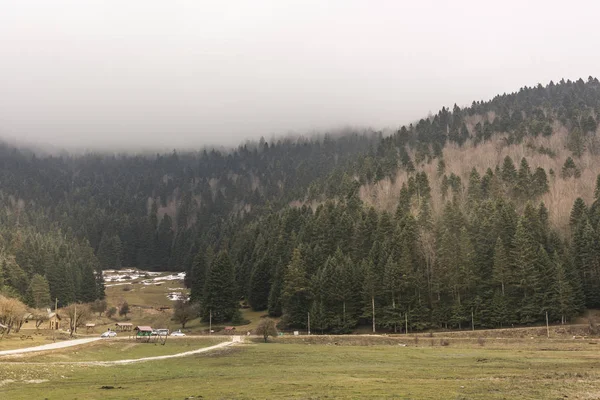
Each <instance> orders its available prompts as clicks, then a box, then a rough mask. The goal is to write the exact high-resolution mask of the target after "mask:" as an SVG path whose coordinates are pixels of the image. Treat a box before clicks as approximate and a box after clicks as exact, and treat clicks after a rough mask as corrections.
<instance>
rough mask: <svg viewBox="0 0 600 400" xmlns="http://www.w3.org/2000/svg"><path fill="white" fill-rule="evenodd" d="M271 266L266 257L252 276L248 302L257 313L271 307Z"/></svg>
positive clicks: (253, 271) (256, 267) (257, 265)
mask: <svg viewBox="0 0 600 400" xmlns="http://www.w3.org/2000/svg"><path fill="white" fill-rule="evenodd" d="M271 269H272V267H271V265H270V264H269V260H268V259H267V258H266V257H265V258H263V259H262V260H260V261H259V262H258V264H256V266H255V267H254V269H253V270H252V275H251V276H250V291H249V293H248V302H249V303H250V306H252V308H253V309H254V310H256V311H262V310H266V309H267V308H268V306H269V293H270V291H271Z"/></svg>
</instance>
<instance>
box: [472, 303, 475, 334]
mask: <svg viewBox="0 0 600 400" xmlns="http://www.w3.org/2000/svg"><path fill="white" fill-rule="evenodd" d="M473 321H474V319H473V309H472V308H471V330H472V331H474V330H475V322H473Z"/></svg>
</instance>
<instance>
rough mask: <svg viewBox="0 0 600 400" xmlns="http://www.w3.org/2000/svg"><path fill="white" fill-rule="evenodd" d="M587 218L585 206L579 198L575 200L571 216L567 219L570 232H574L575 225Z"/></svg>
mask: <svg viewBox="0 0 600 400" xmlns="http://www.w3.org/2000/svg"><path fill="white" fill-rule="evenodd" d="M586 218H587V206H586V205H585V202H584V201H583V199H582V198H581V197H578V198H577V199H575V203H573V208H572V209H571V215H570V217H569V225H570V226H571V230H572V231H574V230H575V228H576V227H577V225H579V224H580V223H582V222H584V220H585V219H586Z"/></svg>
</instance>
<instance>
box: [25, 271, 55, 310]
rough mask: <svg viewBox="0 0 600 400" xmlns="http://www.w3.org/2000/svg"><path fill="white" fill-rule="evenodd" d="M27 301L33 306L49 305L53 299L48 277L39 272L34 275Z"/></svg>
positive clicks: (42, 306)
mask: <svg viewBox="0 0 600 400" xmlns="http://www.w3.org/2000/svg"><path fill="white" fill-rule="evenodd" d="M27 297H28V299H29V301H28V302H27V303H28V304H29V305H30V306H31V307H33V308H37V309H42V308H45V307H48V306H49V305H50V304H51V303H52V301H51V300H50V286H49V285H48V281H47V280H46V278H44V277H43V276H41V275H39V274H35V275H33V277H32V278H31V283H30V284H29V289H28V296H27Z"/></svg>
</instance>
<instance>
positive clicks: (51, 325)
mask: <svg viewBox="0 0 600 400" xmlns="http://www.w3.org/2000/svg"><path fill="white" fill-rule="evenodd" d="M61 319H62V318H60V315H58V314H57V313H56V312H51V313H50V314H48V329H50V330H58V329H60V320H61Z"/></svg>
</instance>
